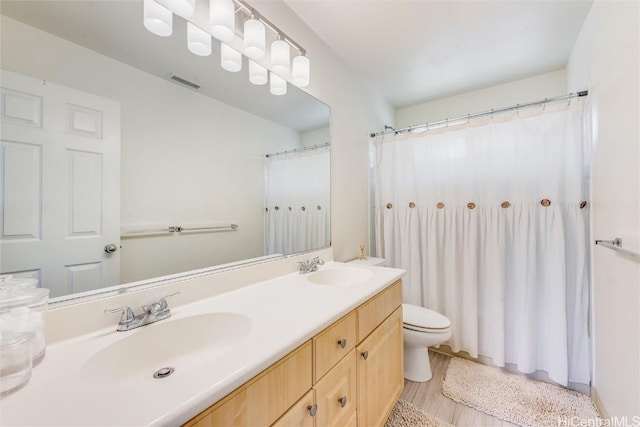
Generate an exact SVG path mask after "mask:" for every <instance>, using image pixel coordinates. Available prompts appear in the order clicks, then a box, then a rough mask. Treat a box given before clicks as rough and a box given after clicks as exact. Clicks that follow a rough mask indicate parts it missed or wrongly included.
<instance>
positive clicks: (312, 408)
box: [307, 403, 318, 417]
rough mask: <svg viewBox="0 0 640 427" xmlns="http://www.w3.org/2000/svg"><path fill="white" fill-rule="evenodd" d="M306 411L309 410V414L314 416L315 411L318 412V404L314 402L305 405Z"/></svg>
mask: <svg viewBox="0 0 640 427" xmlns="http://www.w3.org/2000/svg"><path fill="white" fill-rule="evenodd" d="M307 411H309V415H311V416H312V417H315V416H316V413H317V412H318V405H316V404H315V403H314V404H313V405H309V406H307Z"/></svg>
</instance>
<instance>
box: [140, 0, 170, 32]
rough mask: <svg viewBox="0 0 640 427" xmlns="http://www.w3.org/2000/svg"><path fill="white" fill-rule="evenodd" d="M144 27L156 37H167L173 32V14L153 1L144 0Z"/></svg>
mask: <svg viewBox="0 0 640 427" xmlns="http://www.w3.org/2000/svg"><path fill="white" fill-rule="evenodd" d="M143 9H144V10H143V16H144V18H143V23H144V27H145V28H146V29H147V30H149V31H151V32H152V33H153V34H155V35H157V36H162V37H167V36H170V35H171V33H172V32H173V13H171V11H170V10H169V9H167V8H166V7H164V6H162V5H161V4H159V3H156V2H155V1H154V0H144V5H143Z"/></svg>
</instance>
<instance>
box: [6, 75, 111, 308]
mask: <svg viewBox="0 0 640 427" xmlns="http://www.w3.org/2000/svg"><path fill="white" fill-rule="evenodd" d="M1 73H2V74H1V80H0V86H1V92H2V97H1V100H0V118H1V120H2V128H1V130H0V139H1V140H2V150H1V151H0V199H1V201H2V209H1V211H0V271H1V272H2V273H3V274H8V273H11V274H15V275H17V276H27V277H35V278H37V279H39V281H40V285H41V286H42V287H45V288H49V289H51V296H59V295H66V294H69V293H77V292H83V291H89V290H93V289H97V288H102V287H105V286H112V285H117V284H119V281H120V253H119V252H118V251H116V252H113V253H107V252H106V251H105V246H107V245H109V244H113V245H115V246H116V248H119V247H120V104H119V103H118V102H116V101H113V100H110V99H106V98H101V97H98V96H95V95H91V94H88V93H84V92H80V91H77V90H75V89H71V88H67V87H64V86H60V85H56V84H52V83H49V82H44V81H42V80H37V79H34V78H31V77H28V76H24V75H21V74H17V73H13V72H9V71H1Z"/></svg>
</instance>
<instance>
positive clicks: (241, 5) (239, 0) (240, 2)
mask: <svg viewBox="0 0 640 427" xmlns="http://www.w3.org/2000/svg"><path fill="white" fill-rule="evenodd" d="M233 2H234V3H235V4H237V5H238V10H240V9H243V10H245V11H246V13H247V14H248V15H251V14H254V15H255V18H256V19H257V20H258V21H260V22H262V23H263V24H264V25H265V26H266V27H268V28H269V29H270V30H271V31H273V32H274V33H275V34H276V35H280V37H281V38H282V40H284V41H286V42H287V43H289V44H290V45H291V46H292V47H293V48H295V49H297V50H298V51H299V52H300V54H301V55H304V54H306V53H307V51H306V50H305V48H303V47H302V46H300V45H299V44H298V43H297V42H296V41H295V40H293V39H292V38H291V37H289V36H288V35H286V34H285V33H284V32H283V31H282V30H281V29H280V28H278V27H277V26H276V25H274V24H273V23H272V22H271V21H269V20H268V19H267V18H265V17H264V16H262V14H261V13H260V12H258V11H257V10H255V9H254V8H253V7H251V6H250V5H249V4H248V3H246V2H245V1H244V0H233Z"/></svg>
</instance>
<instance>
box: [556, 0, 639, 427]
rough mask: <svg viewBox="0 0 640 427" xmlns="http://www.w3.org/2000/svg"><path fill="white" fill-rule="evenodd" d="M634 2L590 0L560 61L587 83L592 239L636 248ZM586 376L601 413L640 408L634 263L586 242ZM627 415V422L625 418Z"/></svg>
mask: <svg viewBox="0 0 640 427" xmlns="http://www.w3.org/2000/svg"><path fill="white" fill-rule="evenodd" d="M639 14H640V7H639V3H638V2H636V1H623V2H616V1H604V0H596V1H595V3H594V4H593V6H592V8H591V11H590V13H589V16H588V17H587V19H586V21H585V24H584V26H583V28H582V31H581V33H580V36H579V37H578V40H577V42H576V45H575V47H574V49H573V52H572V54H571V58H570V60H569V63H568V65H567V79H568V88H569V90H573V91H575V90H580V89H585V88H587V89H588V90H589V101H590V104H591V114H592V122H593V125H592V129H593V141H592V147H591V150H592V154H591V156H592V167H591V181H592V189H591V190H592V192H591V212H592V236H593V238H594V239H613V238H614V237H622V239H623V245H624V246H626V247H628V248H629V249H633V250H635V251H640V132H639V128H638V120H639V117H640V108H639V102H640V101H639V94H640V85H639V79H640V68H639V66H638V62H639V53H638V52H639V50H640V46H639V39H640V33H639V21H640V17H639ZM592 251H593V262H592V265H593V300H594V301H593V315H594V322H593V323H594V328H593V336H594V348H593V351H594V374H595V375H594V381H593V392H594V397H595V399H596V402H597V403H598V406H599V407H600V409H601V410H602V411H603V412H604V414H605V416H618V417H622V416H627V417H632V416H640V332H639V331H640V264H639V263H638V262H637V261H635V262H634V261H632V260H630V259H627V258H625V257H622V256H620V255H618V254H616V253H615V252H613V251H611V250H608V249H605V248H600V247H593V249H592ZM628 420H629V421H628V422H632V419H631V418H629V419H628Z"/></svg>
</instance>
